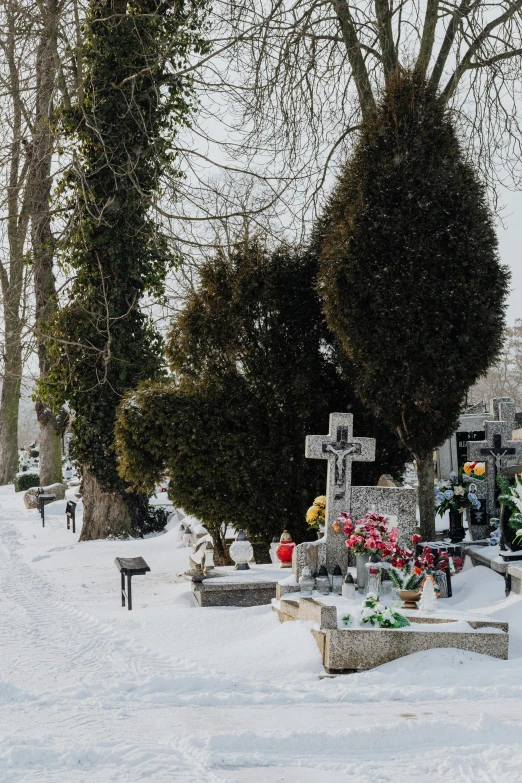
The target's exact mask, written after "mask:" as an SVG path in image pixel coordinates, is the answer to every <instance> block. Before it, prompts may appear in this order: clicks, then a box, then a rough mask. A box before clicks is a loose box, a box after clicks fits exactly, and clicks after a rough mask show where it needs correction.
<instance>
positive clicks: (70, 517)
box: [65, 500, 77, 533]
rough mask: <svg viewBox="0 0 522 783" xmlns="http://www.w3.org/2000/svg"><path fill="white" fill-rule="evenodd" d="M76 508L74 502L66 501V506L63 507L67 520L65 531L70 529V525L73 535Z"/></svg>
mask: <svg viewBox="0 0 522 783" xmlns="http://www.w3.org/2000/svg"><path fill="white" fill-rule="evenodd" d="M76 506H77V503H75V502H74V500H68V501H67V505H66V506H65V518H66V520H67V530H70V529H71V524H72V532H73V533H76Z"/></svg>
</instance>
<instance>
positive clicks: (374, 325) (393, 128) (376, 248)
mask: <svg viewBox="0 0 522 783" xmlns="http://www.w3.org/2000/svg"><path fill="white" fill-rule="evenodd" d="M315 241H316V242H319V243H320V244H321V245H322V268H321V277H320V285H321V292H322V295H323V297H324V302H325V309H326V314H327V320H328V324H329V326H330V328H331V329H332V330H333V331H334V332H335V334H336V335H337V337H338V339H339V341H340V344H341V346H342V348H343V349H344V350H345V351H346V354H347V355H348V356H349V357H350V358H351V360H352V361H353V363H354V367H355V373H354V382H355V387H356V391H357V393H358V394H359V396H360V397H361V399H362V400H363V402H364V403H365V404H366V405H367V406H368V407H369V408H370V409H371V410H372V411H373V412H374V414H375V415H376V416H378V417H379V418H381V419H382V421H383V422H385V423H386V424H388V426H389V427H390V428H391V429H393V430H394V431H395V432H397V433H398V435H399V436H400V438H401V440H402V442H403V443H404V444H405V445H406V446H407V448H408V449H409V450H410V451H411V453H412V454H413V455H414V457H415V459H416V462H417V467H418V472H419V505H420V514H421V529H422V532H423V535H424V536H425V537H426V538H428V539H429V538H432V536H433V534H434V505H433V478H434V477H433V461H432V454H433V449H434V448H436V447H437V446H438V445H440V444H441V443H442V442H443V441H444V440H445V438H447V437H448V436H449V435H450V434H451V433H452V432H453V431H454V430H455V428H456V426H457V423H458V418H459V414H460V411H461V408H462V404H463V402H464V399H465V395H466V391H467V390H468V388H469V387H470V386H471V384H473V383H474V382H475V381H476V380H477V379H478V378H479V377H480V376H482V375H483V374H484V373H485V371H486V370H487V368H488V367H489V365H490V364H491V362H492V361H493V360H494V358H495V357H496V356H497V355H498V352H499V349H500V347H501V345H502V338H503V330H504V315H505V307H506V295H507V290H508V281H509V274H508V272H507V270H506V268H505V267H503V266H502V265H501V264H500V263H499V259H498V253H497V239H496V235H495V230H494V225H493V219H492V215H491V212H490V210H489V208H488V204H487V200H486V194H485V191H484V187H483V186H482V184H481V182H480V180H479V178H478V177H477V175H476V173H475V171H474V169H473V167H472V166H471V165H470V163H469V162H468V161H466V160H465V158H464V155H463V153H462V150H461V147H460V144H459V141H458V138H457V135H456V133H455V130H454V128H453V125H452V122H451V119H450V117H449V116H448V114H447V113H445V111H444V109H443V107H442V105H441V103H440V102H439V100H438V99H437V97H436V96H435V95H434V94H433V92H432V91H430V90H429V89H428V88H427V87H426V86H425V84H424V82H423V80H422V77H420V76H418V75H416V74H413V75H412V74H409V73H397V74H396V76H395V77H394V78H393V79H392V80H391V81H390V83H389V84H388V87H387V89H386V92H385V95H384V97H383V101H382V104H381V106H380V108H379V109H378V111H377V112H376V114H375V115H374V116H372V117H371V118H370V119H369V120H368V121H367V122H366V123H365V125H364V127H363V130H362V132H361V135H360V140H359V143H358V145H357V147H356V149H355V152H354V154H353V157H352V158H351V159H350V161H349V162H348V163H347V165H346V167H345V169H344V171H343V172H342V174H341V176H340V178H339V181H338V183H337V186H336V188H335V190H334V193H333V196H332V197H331V199H330V202H329V204H328V206H327V208H326V210H325V213H324V215H323V218H322V220H321V223H320V225H319V227H318V228H317V231H316V238H315Z"/></svg>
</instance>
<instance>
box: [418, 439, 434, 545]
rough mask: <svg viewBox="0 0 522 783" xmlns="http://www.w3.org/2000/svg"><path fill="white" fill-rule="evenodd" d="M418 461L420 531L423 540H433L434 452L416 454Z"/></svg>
mask: <svg viewBox="0 0 522 783" xmlns="http://www.w3.org/2000/svg"><path fill="white" fill-rule="evenodd" d="M415 461H416V463H417V478H418V482H419V486H418V490H417V493H418V499H419V515H420V531H421V535H422V540H423V541H433V540H434V539H435V499H434V495H433V488H434V482H435V472H434V469H433V454H432V453H431V452H429V453H428V455H427V456H425V457H418V456H415Z"/></svg>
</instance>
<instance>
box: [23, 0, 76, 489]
mask: <svg viewBox="0 0 522 783" xmlns="http://www.w3.org/2000/svg"><path fill="white" fill-rule="evenodd" d="M45 21H46V24H45V26H44V27H43V29H42V32H41V37H40V42H39V46H38V51H37V57H36V64H37V68H36V70H37V73H38V79H37V84H36V106H35V123H34V130H33V135H32V140H31V144H30V145H28V146H27V154H28V156H29V159H30V167H29V176H28V184H27V189H28V203H29V210H30V213H31V244H32V249H33V270H34V292H35V316H36V338H37V345H38V363H39V368H40V378H43V377H45V375H46V373H47V369H48V366H47V365H48V361H47V349H46V345H45V342H44V339H43V327H44V326H45V324H46V323H47V322H48V321H49V319H50V318H51V317H52V316H53V315H54V313H55V312H56V311H57V309H58V302H57V297H56V284H55V279H54V274H53V258H54V239H53V235H52V231H51V212H50V208H51V185H52V177H51V162H52V156H53V149H54V136H53V132H52V126H51V121H52V115H53V94H54V89H55V82H56V72H57V68H56V61H55V58H54V57H53V42H54V41H55V39H56V35H57V25H58V10H57V7H56V3H55V2H54V0H49V2H48V3H47V13H46V14H45ZM36 413H37V416H38V421H39V423H40V483H41V484H42V486H46V485H47V484H54V483H55V482H57V481H60V482H61V481H63V474H62V435H63V433H64V431H65V428H66V426H67V423H68V416H67V415H66V414H65V412H64V411H63V410H60V411H58V412H57V413H56V414H53V411H51V409H50V408H48V407H47V406H46V405H43V404H42V403H41V402H37V404H36Z"/></svg>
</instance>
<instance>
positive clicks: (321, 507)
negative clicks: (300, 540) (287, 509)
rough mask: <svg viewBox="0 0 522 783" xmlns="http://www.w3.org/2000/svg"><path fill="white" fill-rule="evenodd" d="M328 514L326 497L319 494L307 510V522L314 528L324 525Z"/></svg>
mask: <svg viewBox="0 0 522 783" xmlns="http://www.w3.org/2000/svg"><path fill="white" fill-rule="evenodd" d="M325 515H326V497H325V496H324V495H319V497H317V498H316V499H315V500H314V502H313V504H312V505H311V506H310V508H309V509H308V511H307V512H306V523H307V525H308V527H310V528H312V530H320V528H321V527H324V523H325Z"/></svg>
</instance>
